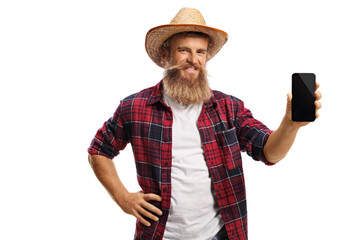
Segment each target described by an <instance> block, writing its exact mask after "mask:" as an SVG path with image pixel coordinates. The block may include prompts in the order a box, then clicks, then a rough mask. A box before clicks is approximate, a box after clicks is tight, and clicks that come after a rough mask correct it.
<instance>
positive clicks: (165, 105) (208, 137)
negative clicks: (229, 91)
mask: <svg viewBox="0 0 360 240" xmlns="http://www.w3.org/2000/svg"><path fill="white" fill-rule="evenodd" d="M226 41H227V34H226V33H225V32H224V31H221V30H219V29H215V28H211V27H208V26H206V24H205V21H204V19H203V17H202V15H201V13H200V12H199V11H198V10H196V9H191V8H183V9H181V10H180V11H179V13H178V14H177V15H176V16H175V17H174V18H173V20H172V21H171V23H170V24H168V25H162V26H159V27H155V28H153V29H151V30H149V32H148V34H147V36H146V44H145V45H146V50H147V53H148V54H149V56H150V58H151V59H152V60H153V61H154V62H155V63H156V64H157V65H159V66H160V67H163V68H165V74H164V78H163V79H162V80H161V81H160V82H159V83H158V84H157V85H156V86H154V87H151V88H147V89H145V90H142V91H140V92H138V93H136V94H133V95H131V96H129V97H127V98H125V99H124V100H122V101H121V102H120V104H119V106H118V108H117V110H116V112H115V113H114V115H113V117H111V118H110V119H109V120H108V121H106V122H105V123H104V125H103V127H102V128H100V129H99V130H98V132H97V134H96V136H95V138H94V139H93V141H92V143H91V145H90V147H89V149H88V153H89V162H90V164H91V166H92V168H93V170H94V172H95V174H96V176H97V177H98V179H99V180H100V182H101V183H102V184H103V185H104V187H105V188H106V189H107V191H108V192H109V194H110V195H111V197H112V198H113V199H114V201H115V202H116V203H117V204H118V205H119V206H120V207H121V209H122V210H123V211H124V212H125V213H128V214H132V215H134V216H135V217H136V219H137V223H136V232H135V237H134V239H144V240H148V239H166V240H170V239H189V240H190V239H191V240H206V239H212V240H220V239H231V240H245V239H248V234H247V210H246V196H245V183H244V175H243V169H242V159H241V154H240V152H241V151H245V152H246V153H247V154H248V155H249V156H251V157H252V158H253V159H254V160H258V161H262V162H263V163H265V164H267V165H273V164H275V163H277V162H278V161H280V160H281V159H282V158H284V157H285V155H286V154H287V152H288V151H289V149H290V148H291V146H292V144H293V142H294V139H295V136H296V134H297V131H298V130H299V128H300V127H302V126H305V125H307V123H301V122H293V121H292V120H291V94H288V103H287V104H288V105H287V109H286V114H285V116H284V118H283V121H282V122H281V124H280V126H279V128H278V129H277V130H275V131H271V130H270V129H268V128H267V127H266V126H265V125H264V124H263V123H261V122H260V121H258V120H256V119H254V117H253V116H252V114H251V112H250V111H249V110H248V109H246V108H245V107H244V103H243V101H241V100H239V99H237V98H235V97H233V96H229V95H226V94H224V93H222V92H219V91H214V90H211V89H210V88H209V85H208V81H207V77H206V76H207V72H206V69H205V65H206V62H207V61H208V60H210V59H211V58H212V57H214V56H215V55H216V53H217V52H218V51H219V50H220V49H221V48H222V46H223V45H224V44H225V42H226ZM318 87H319V86H318V85H317V88H318ZM315 96H316V101H315V103H314V104H315V107H316V115H317V116H318V113H317V110H318V109H319V108H320V107H321V104H320V102H319V99H320V98H321V93H320V92H319V91H316V92H315ZM128 143H130V144H131V145H132V149H133V152H134V158H135V163H136V169H137V175H138V182H139V185H140V187H141V189H142V191H140V192H136V193H130V192H128V191H127V189H126V187H125V186H124V185H123V184H122V182H121V180H120V178H119V176H118V174H117V172H116V168H115V166H114V164H113V162H112V159H113V158H114V157H115V156H117V155H118V154H119V151H120V150H123V149H124V148H125V146H126V145H127V144H128Z"/></svg>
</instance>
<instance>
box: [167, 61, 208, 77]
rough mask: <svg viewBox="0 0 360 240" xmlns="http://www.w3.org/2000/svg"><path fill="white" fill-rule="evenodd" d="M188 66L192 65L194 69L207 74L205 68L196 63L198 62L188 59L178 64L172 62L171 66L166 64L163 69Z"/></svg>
mask: <svg viewBox="0 0 360 240" xmlns="http://www.w3.org/2000/svg"><path fill="white" fill-rule="evenodd" d="M189 67H194V68H195V69H196V70H199V71H200V72H201V73H203V74H204V75H207V74H208V72H207V70H206V68H205V66H203V65H201V64H198V63H191V62H188V61H181V62H179V63H178V64H173V65H171V66H167V67H166V68H165V69H166V70H170V71H171V70H174V69H186V68H189Z"/></svg>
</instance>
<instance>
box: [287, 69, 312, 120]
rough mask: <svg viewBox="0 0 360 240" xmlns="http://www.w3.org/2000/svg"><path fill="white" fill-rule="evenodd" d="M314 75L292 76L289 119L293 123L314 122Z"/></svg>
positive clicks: (300, 74) (296, 74)
mask: <svg viewBox="0 0 360 240" xmlns="http://www.w3.org/2000/svg"><path fill="white" fill-rule="evenodd" d="M315 82H316V80H315V74H314V73H294V74H293V75H292V102H291V119H292V120H293V121H295V122H313V121H315V104H314V103H315V85H316V84H315Z"/></svg>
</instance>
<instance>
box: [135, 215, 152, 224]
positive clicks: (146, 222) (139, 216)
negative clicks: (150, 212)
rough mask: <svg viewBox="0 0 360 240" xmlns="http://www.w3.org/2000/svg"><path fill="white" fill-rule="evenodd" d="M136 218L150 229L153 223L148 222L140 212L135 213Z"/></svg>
mask: <svg viewBox="0 0 360 240" xmlns="http://www.w3.org/2000/svg"><path fill="white" fill-rule="evenodd" d="M134 216H135V217H136V218H137V219H138V220H139V221H140V222H141V223H142V224H144V225H145V226H147V227H150V226H151V223H149V222H148V221H146V220H145V219H144V218H143V217H142V216H141V215H140V214H139V213H138V212H134Z"/></svg>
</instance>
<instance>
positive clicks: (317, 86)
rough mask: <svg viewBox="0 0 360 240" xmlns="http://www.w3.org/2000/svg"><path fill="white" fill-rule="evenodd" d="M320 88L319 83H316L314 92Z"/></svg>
mask: <svg viewBox="0 0 360 240" xmlns="http://www.w3.org/2000/svg"><path fill="white" fill-rule="evenodd" d="M319 87H320V83H318V82H316V90H317V89H318V88H319Z"/></svg>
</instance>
